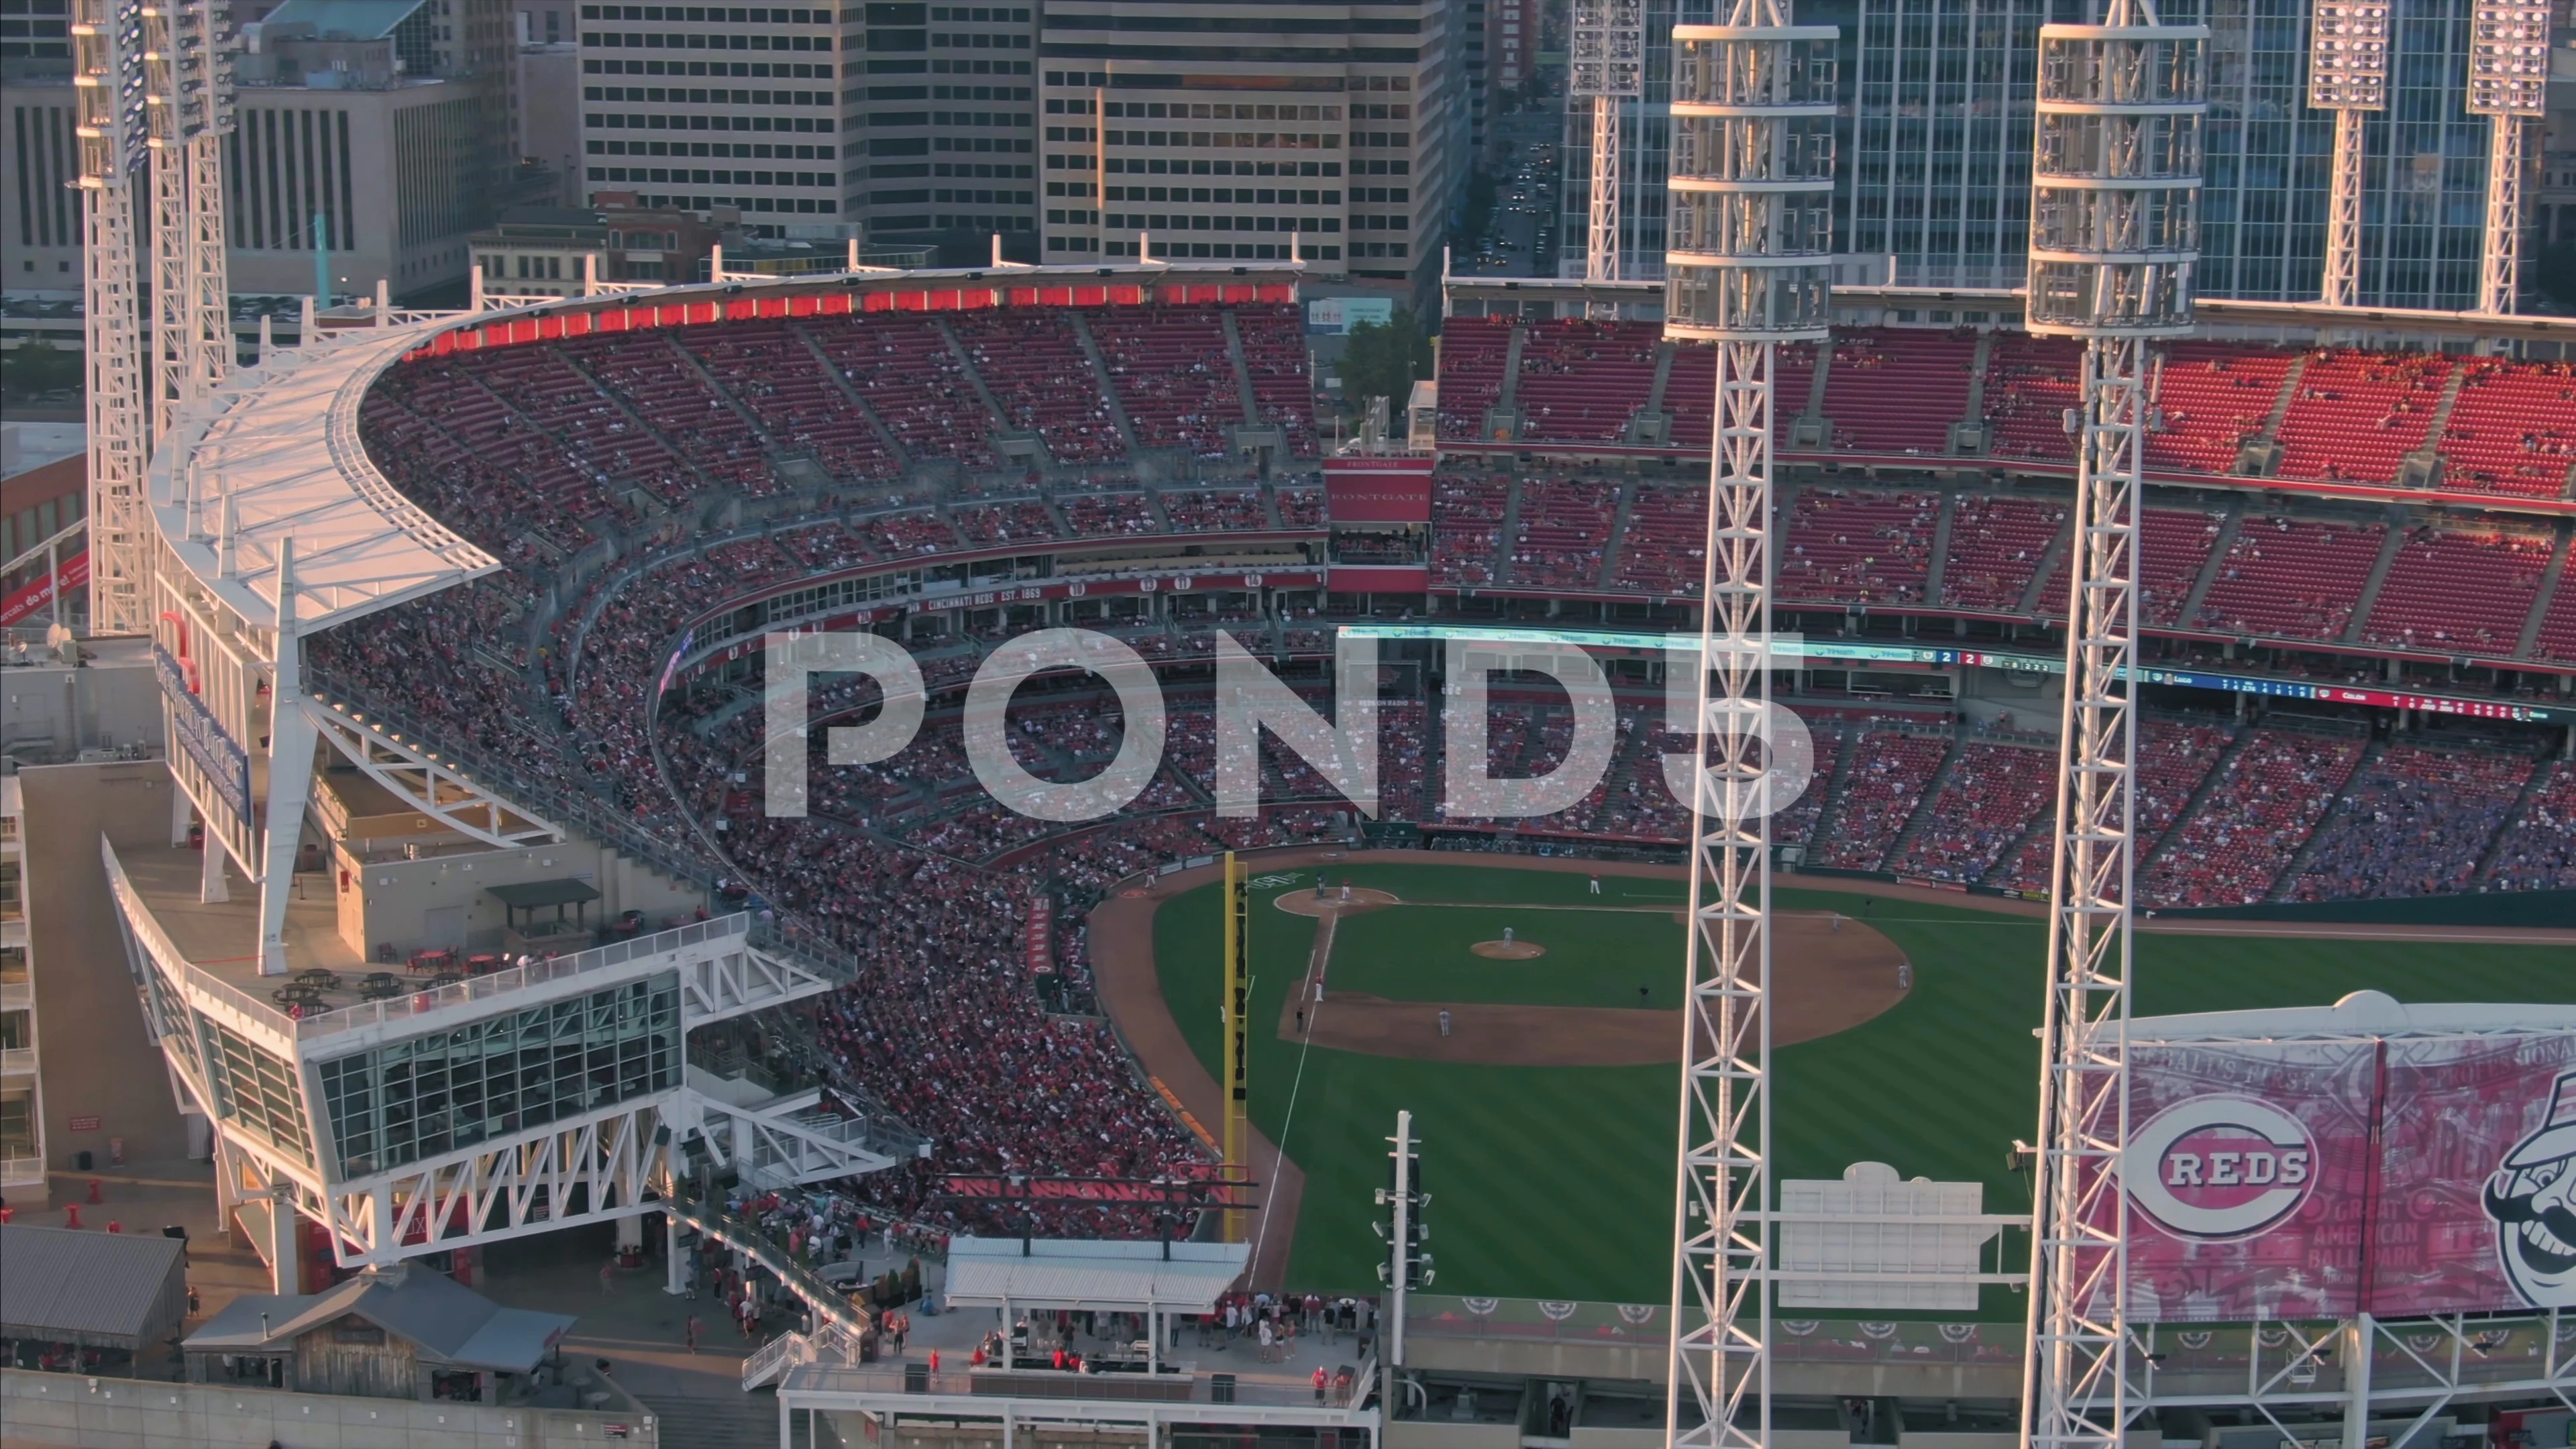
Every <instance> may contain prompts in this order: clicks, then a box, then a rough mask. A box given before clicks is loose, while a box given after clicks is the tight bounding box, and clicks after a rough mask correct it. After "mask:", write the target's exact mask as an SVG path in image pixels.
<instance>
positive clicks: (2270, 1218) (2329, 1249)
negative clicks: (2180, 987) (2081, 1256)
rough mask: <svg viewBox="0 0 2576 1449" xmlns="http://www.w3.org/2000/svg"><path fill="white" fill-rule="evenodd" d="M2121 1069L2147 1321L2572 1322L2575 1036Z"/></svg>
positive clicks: (2133, 1283)
mask: <svg viewBox="0 0 2576 1449" xmlns="http://www.w3.org/2000/svg"><path fill="white" fill-rule="evenodd" d="M2129 1070H2130V1076H2129V1114H2130V1115H2129V1151H2128V1154H2127V1156H2126V1157H2125V1158H2124V1159H2123V1172H2122V1176H2123V1179H2124V1184H2125V1186H2126V1187H2127V1189H2128V1195H2129V1298H2130V1302H2129V1313H2130V1317H2131V1319H2132V1320H2133V1321H2136V1322H2168V1323H2180V1322H2241V1321H2245V1320H2249V1319H2285V1318H2341V1317H2349V1316H2351V1315H2352V1314H2354V1313H2357V1312H2369V1313H2374V1314H2378V1315H2381V1316H2383V1317H2390V1318H2399V1317H2407V1316H2415V1315H2424V1314H2434V1313H2457V1312H2467V1313H2485V1312H2512V1311H2516V1310H2523V1309H2530V1308H2551V1307H2558V1308H2566V1307H2576V1033H2570V1032H2556V1033H2552V1032H2546V1031H2526V1032H2511V1033H2505V1032H2499V1033H2496V1034H2493V1035H2483V1036H2480V1035H2466V1036H2438V1037H2407V1036H2392V1037H2387V1038H2368V1037H2357V1038H2344V1039H2338V1040H2330V1041H2298V1040H2287V1041H2281V1040H2275V1041H2268V1042H2267V1041H2233V1042H2210V1043H2174V1042H2163V1043H2141V1044H2139V1045H2137V1046H2135V1047H2133V1048H2132V1049H2131V1056H2130V1069H2129ZM2374 1142H2375V1143H2376V1146H2375V1148H2374Z"/></svg>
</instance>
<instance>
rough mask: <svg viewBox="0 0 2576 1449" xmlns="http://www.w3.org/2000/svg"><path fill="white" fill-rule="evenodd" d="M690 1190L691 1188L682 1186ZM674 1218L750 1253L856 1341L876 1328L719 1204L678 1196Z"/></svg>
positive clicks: (671, 1202) (671, 1201)
mask: <svg viewBox="0 0 2576 1449" xmlns="http://www.w3.org/2000/svg"><path fill="white" fill-rule="evenodd" d="M681 1186H682V1189H683V1190H685V1189H686V1184H685V1183H683V1184H681ZM663 1206H664V1207H665V1208H667V1209H668V1210H669V1211H670V1212H671V1214H672V1215H673V1216H675V1217H677V1218H679V1219H680V1221H682V1222H684V1223H687V1224H688V1225H689V1226H691V1227H693V1228H696V1229H697V1230H698V1231H699V1232H701V1233H703V1234H705V1235H706V1236H707V1237H709V1238H711V1239H713V1240H714V1241H716V1242H719V1243H722V1244H724V1245H725V1246H726V1247H728V1248H733V1249H736V1250H738V1251H740V1252H743V1253H745V1254H748V1255H749V1256H750V1258H751V1260H752V1261H753V1262H755V1263H758V1264H759V1265H760V1266H761V1267H763V1268H766V1269H768V1270H769V1272H770V1273H771V1275H772V1276H774V1277H776V1278H777V1279H778V1281H779V1283H780V1284H781V1285H782V1286H784V1287H785V1288H786V1289H787V1291H788V1292H790V1293H793V1294H795V1295H796V1296H797V1297H799V1298H802V1299H804V1300H805V1306H806V1307H808V1308H810V1309H812V1310H814V1316H815V1318H816V1319H818V1320H820V1321H821V1322H823V1323H825V1324H829V1325H831V1326H833V1327H835V1328H838V1329H839V1330H840V1331H841V1332H843V1333H845V1334H847V1335H849V1336H850V1338H852V1339H853V1340H857V1339H863V1338H865V1337H866V1336H867V1335H868V1334H869V1333H870V1332H872V1331H873V1330H874V1329H875V1327H876V1319H875V1318H874V1316H873V1315H871V1314H870V1313H869V1312H868V1310H866V1309H864V1308H862V1307H860V1306H859V1305H857V1304H856V1303H853V1302H851V1301H850V1297H849V1295H848V1294H847V1293H845V1292H844V1291H842V1290H841V1289H838V1288H835V1287H833V1286H832V1285H831V1284H829V1283H826V1282H824V1281H823V1280H822V1279H821V1278H819V1277H816V1276H815V1275H814V1273H813V1272H812V1271H811V1270H809V1269H808V1268H806V1266H805V1265H804V1264H802V1263H799V1262H797V1261H796V1260H795V1259H794V1258H791V1257H789V1256H788V1255H787V1250H786V1249H785V1248H783V1247H781V1246H779V1245H778V1244H777V1243H775V1242H772V1241H771V1240H770V1239H769V1237H768V1235H767V1234H765V1233H763V1232H761V1231H760V1229H758V1228H757V1227H754V1226H753V1225H751V1224H750V1223H747V1222H744V1221H743V1220H742V1219H740V1218H737V1217H734V1216H731V1215H730V1214H727V1213H725V1212H723V1211H722V1210H720V1209H718V1208H717V1207H715V1206H714V1205H713V1204H711V1203H708V1202H704V1201H701V1200H699V1199H697V1198H690V1197H681V1196H677V1195H674V1196H672V1197H669V1198H665V1199H664V1200H663Z"/></svg>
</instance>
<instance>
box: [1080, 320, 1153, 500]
mask: <svg viewBox="0 0 2576 1449" xmlns="http://www.w3.org/2000/svg"><path fill="white" fill-rule="evenodd" d="M1064 315H1065V317H1066V319H1067V320H1069V321H1071V322H1072V323H1073V339H1074V341H1076V342H1078V343H1080V344H1081V345H1082V355H1083V356H1084V357H1085V358H1087V359H1089V360H1090V363H1091V375H1092V381H1093V382H1095V383H1097V384H1098V385H1099V388H1100V398H1101V401H1103V402H1106V403H1107V404H1109V420H1110V421H1111V422H1114V423H1116V424H1117V425H1118V440H1119V441H1120V442H1122V443H1124V444H1126V445H1127V456H1128V457H1129V458H1132V459H1134V460H1136V461H1137V462H1139V463H1142V462H1143V461H1144V458H1145V445H1144V444H1142V443H1140V442H1138V441H1136V425H1135V424H1134V423H1131V422H1129V421H1128V420H1127V405H1126V404H1125V403H1122V402H1120V401H1119V400H1118V384H1117V382H1116V381H1115V380H1114V379H1112V378H1111V377H1110V375H1109V359H1108V358H1107V357H1106V356H1104V355H1103V354H1102V353H1101V351H1100V342H1099V339H1097V338H1095V337H1093V336H1092V335H1091V327H1090V325H1089V324H1088V323H1085V322H1084V321H1083V320H1082V313H1081V311H1080V310H1079V309H1075V310H1072V311H1068V312H1066V313H1065V314H1064Z"/></svg>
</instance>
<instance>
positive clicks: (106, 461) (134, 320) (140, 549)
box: [72, 0, 152, 634]
mask: <svg viewBox="0 0 2576 1449" xmlns="http://www.w3.org/2000/svg"><path fill="white" fill-rule="evenodd" d="M72 46H73V55H74V71H75V74H74V75H73V78H72V85H73V96H74V101H73V105H74V110H75V113H76V114H75V116H74V120H73V124H74V127H75V129H76V131H77V133H78V136H79V147H80V192H81V300H82V306H83V316H82V334H83V335H82V347H83V352H84V357H85V359H86V360H85V364H84V365H85V366H86V368H87V370H88V376H87V379H86V380H87V384H88V402H89V416H88V423H89V459H88V462H89V516H90V527H91V533H90V586H89V587H90V628H91V629H92V630H94V631H96V632H99V633H104V634H131V633H138V632H140V631H141V630H142V629H143V627H144V624H145V622H146V620H147V619H148V618H149V616H150V612H151V595H150V589H149V585H148V580H149V578H150V573H151V531H152V520H151V516H150V513H149V512H148V510H147V508H146V505H145V502H144V496H143V484H144V480H143V475H144V469H145V467H146V466H147V464H148V463H149V461H150V452H151V438H150V435H149V432H148V426H149V425H148V423H147V422H146V420H145V412H144V401H143V399H144V378H143V332H142V326H143V316H142V306H143V293H142V277H141V275H140V272H139V268H138V265H137V259H136V255H135V236H134V194H133V187H132V184H131V183H132V182H133V180H134V175H135V173H136V172H137V171H140V170H142V169H143V167H144V155H145V152H146V145H147V141H148V139H149V128H148V122H147V120H146V118H145V113H144V104H143V96H144V61H143V56H144V49H145V47H144V36H143V13H142V7H141V6H140V5H139V4H136V3H134V0H74V4H73V7H72Z"/></svg>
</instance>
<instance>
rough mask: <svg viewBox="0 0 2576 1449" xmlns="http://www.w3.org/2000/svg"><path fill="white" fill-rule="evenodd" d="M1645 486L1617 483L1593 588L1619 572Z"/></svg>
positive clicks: (1660, 381) (1659, 380) (1659, 384)
mask: <svg viewBox="0 0 2576 1449" xmlns="http://www.w3.org/2000/svg"><path fill="white" fill-rule="evenodd" d="M1671 365H1672V352H1671V350H1670V349H1669V348H1667V349H1666V350H1665V352H1664V366H1665V367H1670V366H1671ZM1663 390H1664V373H1663V371H1662V370H1658V371H1657V372H1656V373H1655V391H1656V393H1657V394H1658V395H1660V394H1661V393H1662V392H1663ZM1645 486H1646V485H1645V484H1643V483H1637V482H1628V483H1622V484H1620V485H1619V516H1618V517H1616V518H1613V519H1612V520H1610V536H1609V538H1608V539H1607V540H1605V541H1604V542H1603V544H1602V546H1601V576H1600V577H1599V578H1597V579H1594V580H1593V581H1592V586H1593V587H1594V588H1597V589H1607V588H1609V587H1610V586H1611V585H1610V580H1611V579H1612V577H1613V576H1615V575H1616V574H1617V573H1618V572H1619V546H1620V545H1621V544H1623V543H1625V542H1627V539H1628V519H1629V518H1630V516H1632V515H1633V514H1635V513H1636V511H1637V493H1638V491H1639V490H1640V489H1642V488H1644V487H1645Z"/></svg>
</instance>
